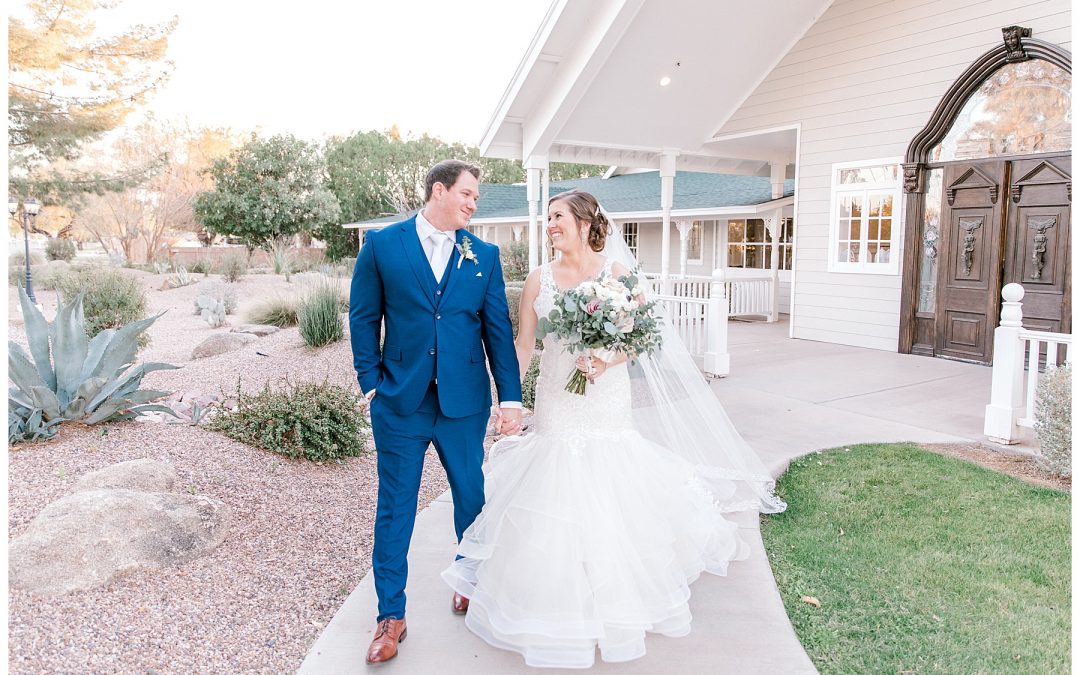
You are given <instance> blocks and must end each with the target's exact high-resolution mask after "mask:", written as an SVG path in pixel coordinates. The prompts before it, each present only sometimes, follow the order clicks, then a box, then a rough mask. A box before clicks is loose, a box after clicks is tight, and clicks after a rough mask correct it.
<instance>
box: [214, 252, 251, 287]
mask: <svg viewBox="0 0 1080 675" xmlns="http://www.w3.org/2000/svg"><path fill="white" fill-rule="evenodd" d="M247 271H248V265H247V258H245V257H244V256H242V255H230V256H225V257H224V258H222V259H221V275H222V276H223V277H225V281H228V282H229V283H231V284H235V283H236V282H237V281H240V278H241V277H243V276H244V275H245V274H247Z"/></svg>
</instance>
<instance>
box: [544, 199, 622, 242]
mask: <svg viewBox="0 0 1080 675" xmlns="http://www.w3.org/2000/svg"><path fill="white" fill-rule="evenodd" d="M555 202H566V205H567V206H568V207H569V208H570V213H571V214H573V216H574V218H575V219H576V220H577V221H578V223H580V224H581V225H588V228H589V235H588V239H587V241H588V243H589V248H591V249H592V250H594V251H596V252H597V253H599V252H600V251H603V250H604V242H605V241H606V240H607V237H608V235H609V234H611V223H610V222H608V219H607V216H605V215H604V213H603V211H601V210H600V202H598V201H596V197H593V196H592V195H591V194H589V193H588V192H581V191H579V190H570V191H569V192H561V193H559V194H557V195H555V196H554V197H552V198H551V199H549V200H548V208H549V209H550V208H551V205H552V204H554V203H555Z"/></svg>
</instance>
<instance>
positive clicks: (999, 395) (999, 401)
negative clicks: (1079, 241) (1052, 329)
mask: <svg viewBox="0 0 1080 675" xmlns="http://www.w3.org/2000/svg"><path fill="white" fill-rule="evenodd" d="M1001 297H1002V299H1003V302H1002V303H1001V323H1000V324H999V325H998V327H997V328H996V329H994V366H993V367H994V372H993V374H992V376H991V377H992V379H991V386H990V404H989V405H987V406H986V417H985V421H984V423H983V433H984V434H986V435H987V436H989V437H990V439H991V440H993V441H996V442H998V443H1006V444H1012V443H1016V442H1018V440H1017V438H1018V436H1019V433H1018V427H1021V426H1023V427H1031V426H1034V424H1035V398H1036V397H1035V390H1036V388H1037V387H1038V386H1039V376H1040V366H1042V368H1043V370H1045V369H1046V368H1048V367H1051V366H1059V365H1062V364H1063V363H1066V362H1070V363H1071V362H1072V335H1069V334H1067V333H1049V332H1044V331H1033V330H1025V329H1024V327H1023V318H1024V314H1023V306H1022V303H1021V300H1022V299H1023V297H1024V287H1023V286H1021V285H1020V284H1007V285H1006V286H1005V288H1003V289H1001Z"/></svg>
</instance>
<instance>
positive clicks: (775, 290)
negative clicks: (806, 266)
mask: <svg viewBox="0 0 1080 675" xmlns="http://www.w3.org/2000/svg"><path fill="white" fill-rule="evenodd" d="M723 271H724V276H725V280H724V291H725V295H726V296H727V298H728V312H727V314H728V316H729V317H732V316H762V317H765V320H766V321H770V322H771V321H776V320H777V319H778V318H779V314H780V312H779V309H780V306H779V290H780V282H779V276H778V275H777V273H776V272H775V271H771V270H745V269H738V268H727V269H724V270H723ZM645 277H646V281H647V282H648V284H649V289H650V291H651V292H652V293H653V295H654V296H656V297H660V296H663V297H668V298H681V299H688V300H708V299H709V298H710V297H711V295H712V291H711V290H710V289H711V287H712V284H713V277H702V276H669V277H668V278H667V283H666V284H665V283H662V282H661V280H660V278H659V276H658V275H645Z"/></svg>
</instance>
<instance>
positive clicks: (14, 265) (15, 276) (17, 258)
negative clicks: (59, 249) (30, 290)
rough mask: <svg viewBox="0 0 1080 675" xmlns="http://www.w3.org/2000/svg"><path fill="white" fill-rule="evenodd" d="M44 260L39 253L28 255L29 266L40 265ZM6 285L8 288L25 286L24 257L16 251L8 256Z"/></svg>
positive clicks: (20, 252)
mask: <svg viewBox="0 0 1080 675" xmlns="http://www.w3.org/2000/svg"><path fill="white" fill-rule="evenodd" d="M44 263H45V260H44V259H43V258H42V257H41V254H40V253H36V252H32V253H31V254H30V266H31V267H34V266H35V265H42V264H44ZM8 285H9V286H19V287H20V288H21V287H22V286H25V285H26V256H25V255H23V252H22V251H16V252H15V253H12V254H11V255H9V256H8Z"/></svg>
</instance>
